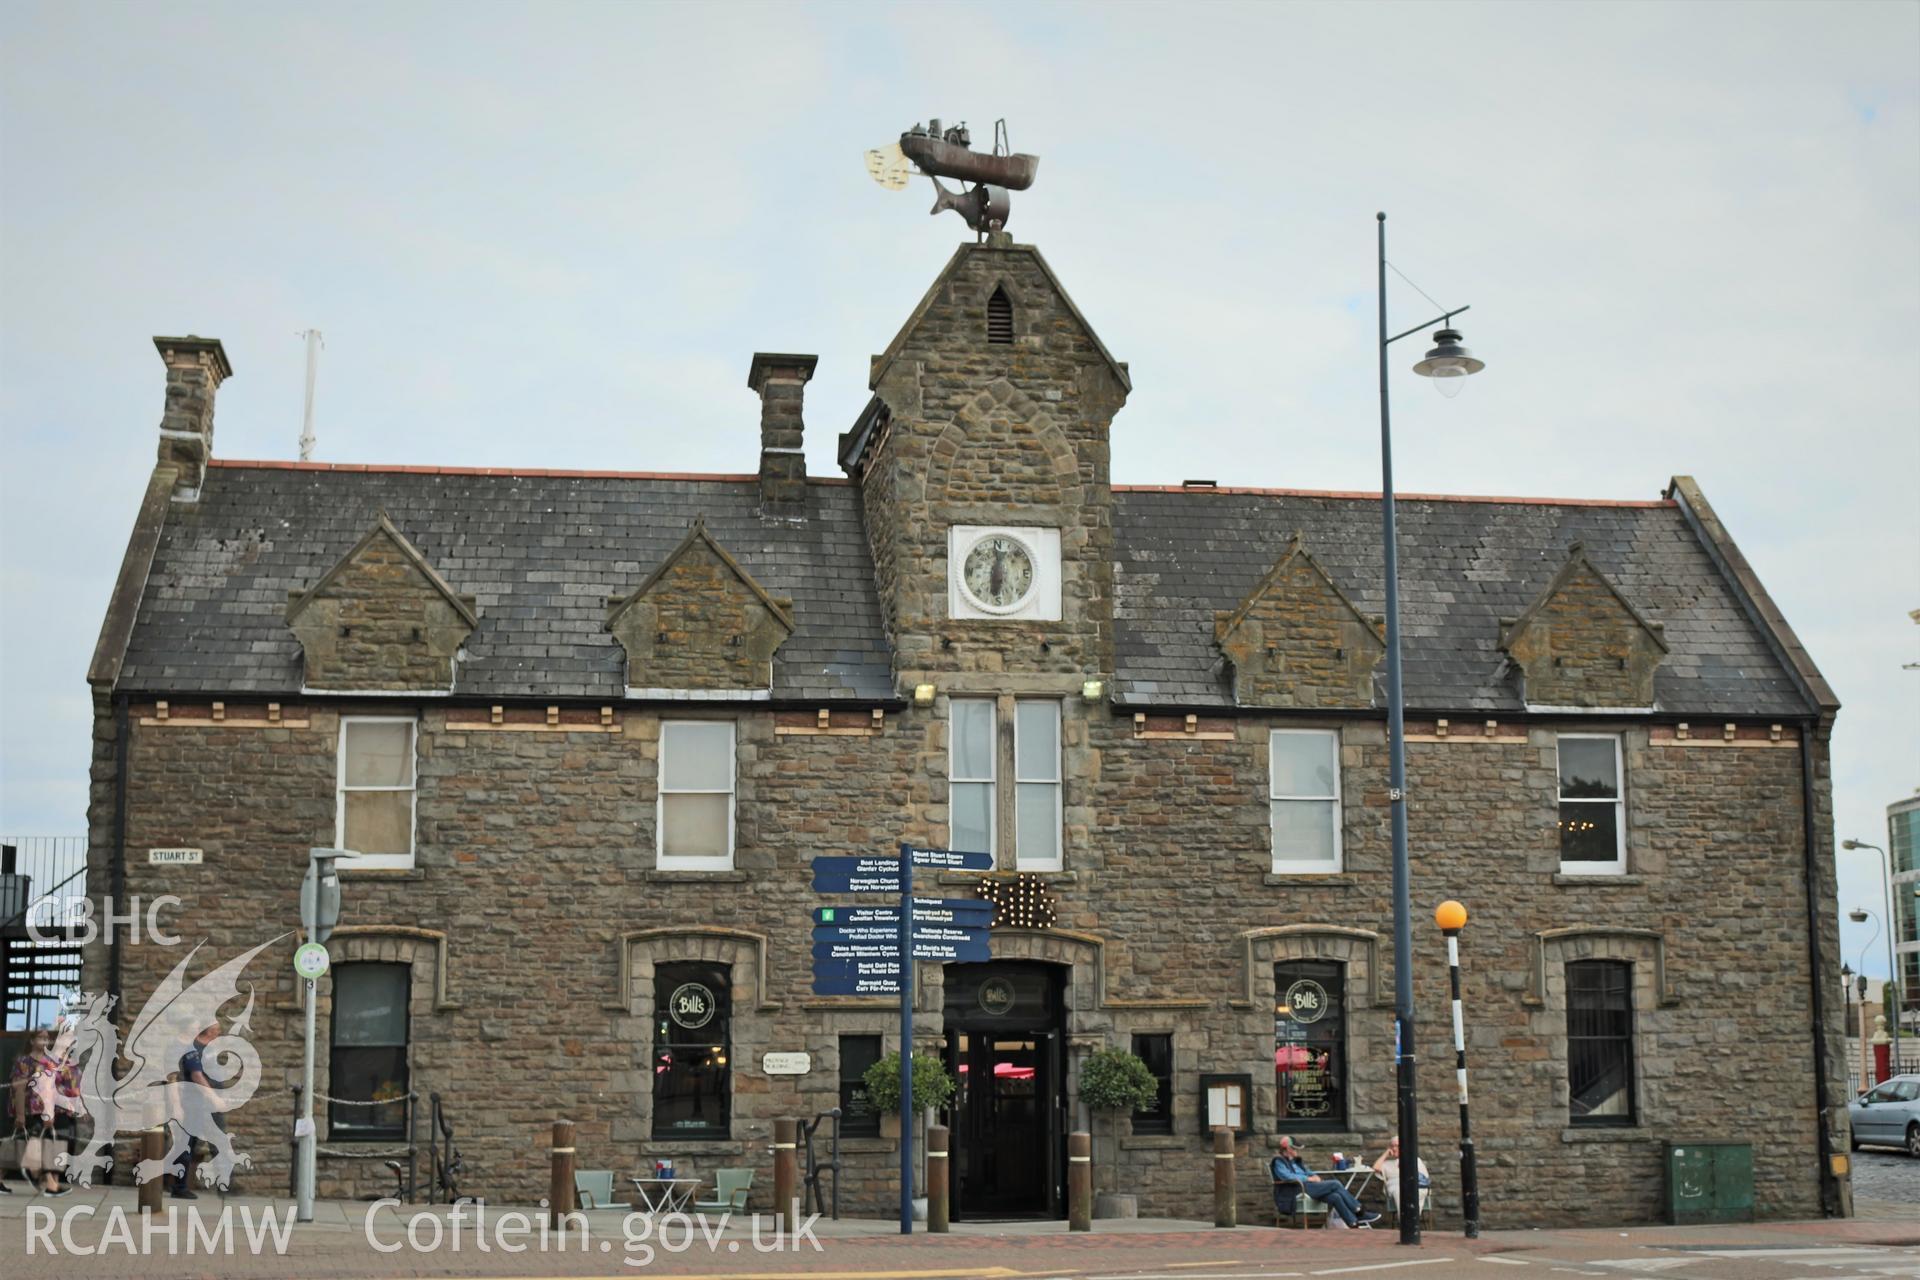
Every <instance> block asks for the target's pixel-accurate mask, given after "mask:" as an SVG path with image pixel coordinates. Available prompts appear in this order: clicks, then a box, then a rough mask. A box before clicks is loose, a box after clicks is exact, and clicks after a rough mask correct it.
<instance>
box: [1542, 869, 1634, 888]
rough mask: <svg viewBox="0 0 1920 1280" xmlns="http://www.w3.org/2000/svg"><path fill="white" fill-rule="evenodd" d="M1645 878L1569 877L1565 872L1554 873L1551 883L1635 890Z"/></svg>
mask: <svg viewBox="0 0 1920 1280" xmlns="http://www.w3.org/2000/svg"><path fill="white" fill-rule="evenodd" d="M1646 880H1647V878H1646V877H1645V876H1570V875H1567V874H1566V873H1565V872H1555V873H1554V877H1553V882H1554V883H1555V884H1557V885H1590V884H1593V885H1608V884H1617V885H1623V886H1625V887H1627V888H1636V887H1638V886H1640V885H1643V884H1645V883H1646Z"/></svg>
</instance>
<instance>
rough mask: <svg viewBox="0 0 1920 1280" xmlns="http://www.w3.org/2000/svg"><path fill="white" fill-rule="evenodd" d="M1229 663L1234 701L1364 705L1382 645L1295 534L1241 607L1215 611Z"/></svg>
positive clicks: (1217, 637)
mask: <svg viewBox="0 0 1920 1280" xmlns="http://www.w3.org/2000/svg"><path fill="white" fill-rule="evenodd" d="M1213 634H1214V641H1215V643H1216V644H1218V645H1219V646H1220V652H1221V653H1222V654H1223V655H1225V657H1226V659H1227V661H1228V662H1230V663H1231V664H1232V665H1233V696H1234V701H1235V702H1237V703H1239V704H1240V705H1242V706H1253V707H1367V706H1371V705H1373V668H1374V666H1375V665H1376V664H1378V663H1379V661H1380V658H1381V655H1382V654H1384V653H1385V652H1386V643H1385V641H1384V640H1382V638H1381V635H1380V628H1379V623H1378V622H1377V621H1376V620H1375V619H1372V618H1369V617H1367V616H1366V615H1365V614H1363V613H1361V612H1360V610H1359V608H1358V607H1357V606H1355V604H1354V603H1353V601H1352V600H1351V599H1349V598H1348V596H1347V594H1346V593H1345V592H1344V591H1342V590H1341V589H1340V587H1339V584H1338V583H1336V582H1334V580H1333V578H1332V577H1331V576H1330V575H1329V574H1328V573H1327V571H1326V570H1325V569H1323V568H1321V567H1320V564H1319V562H1318V561H1316V560H1315V559H1314V558H1313V557H1312V556H1311V555H1308V554H1307V549H1306V545H1305V542H1304V540H1303V539H1302V538H1301V536H1300V535H1299V534H1298V533H1296V534H1294V535H1293V537H1292V538H1291V539H1289V540H1288V542H1287V545H1286V547H1285V548H1284V549H1283V550H1282V551H1281V553H1280V558H1279V559H1278V560H1277V561H1275V563H1274V566H1273V568H1271V569H1269V570H1268V571H1267V573H1266V575H1265V576H1264V577H1262V578H1261V579H1260V581H1259V582H1258V583H1256V584H1254V588H1253V590H1252V591H1250V592H1248V593H1247V598H1246V599H1245V600H1243V601H1241V602H1240V607H1239V608H1237V609H1234V610H1232V611H1231V612H1225V613H1220V614H1218V615H1216V617H1215V618H1214V627H1213Z"/></svg>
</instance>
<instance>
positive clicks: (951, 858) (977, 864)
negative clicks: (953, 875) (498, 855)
mask: <svg viewBox="0 0 1920 1280" xmlns="http://www.w3.org/2000/svg"><path fill="white" fill-rule="evenodd" d="M907 850H908V852H909V853H910V854H911V855H912V857H913V865H914V866H916V867H932V868H933V869H934V870H935V871H991V870H993V855H992V854H990V853H963V852H962V851H960V850H958V849H922V848H920V847H919V846H917V845H908V846H907Z"/></svg>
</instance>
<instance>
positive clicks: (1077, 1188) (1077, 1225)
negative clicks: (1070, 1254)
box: [1067, 1130, 1093, 1231]
mask: <svg viewBox="0 0 1920 1280" xmlns="http://www.w3.org/2000/svg"><path fill="white" fill-rule="evenodd" d="M1067 1230H1069V1231H1091V1230H1093V1136H1092V1135H1091V1134H1089V1133H1087V1132H1085V1131H1084V1130H1081V1131H1079V1132H1075V1133H1070V1134H1068V1135H1067Z"/></svg>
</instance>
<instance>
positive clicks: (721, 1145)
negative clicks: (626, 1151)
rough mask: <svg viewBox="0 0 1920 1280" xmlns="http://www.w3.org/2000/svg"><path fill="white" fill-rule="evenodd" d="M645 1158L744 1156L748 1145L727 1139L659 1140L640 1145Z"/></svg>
mask: <svg viewBox="0 0 1920 1280" xmlns="http://www.w3.org/2000/svg"><path fill="white" fill-rule="evenodd" d="M640 1154H641V1156H642V1157H643V1158H650V1157H653V1156H687V1157H689V1158H692V1157H697V1156H744V1155H746V1154H747V1144H746V1143H744V1142H741V1141H739V1140H737V1139H727V1138H708V1139H701V1138H658V1139H655V1140H654V1141H652V1142H643V1143H641V1144H640Z"/></svg>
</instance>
